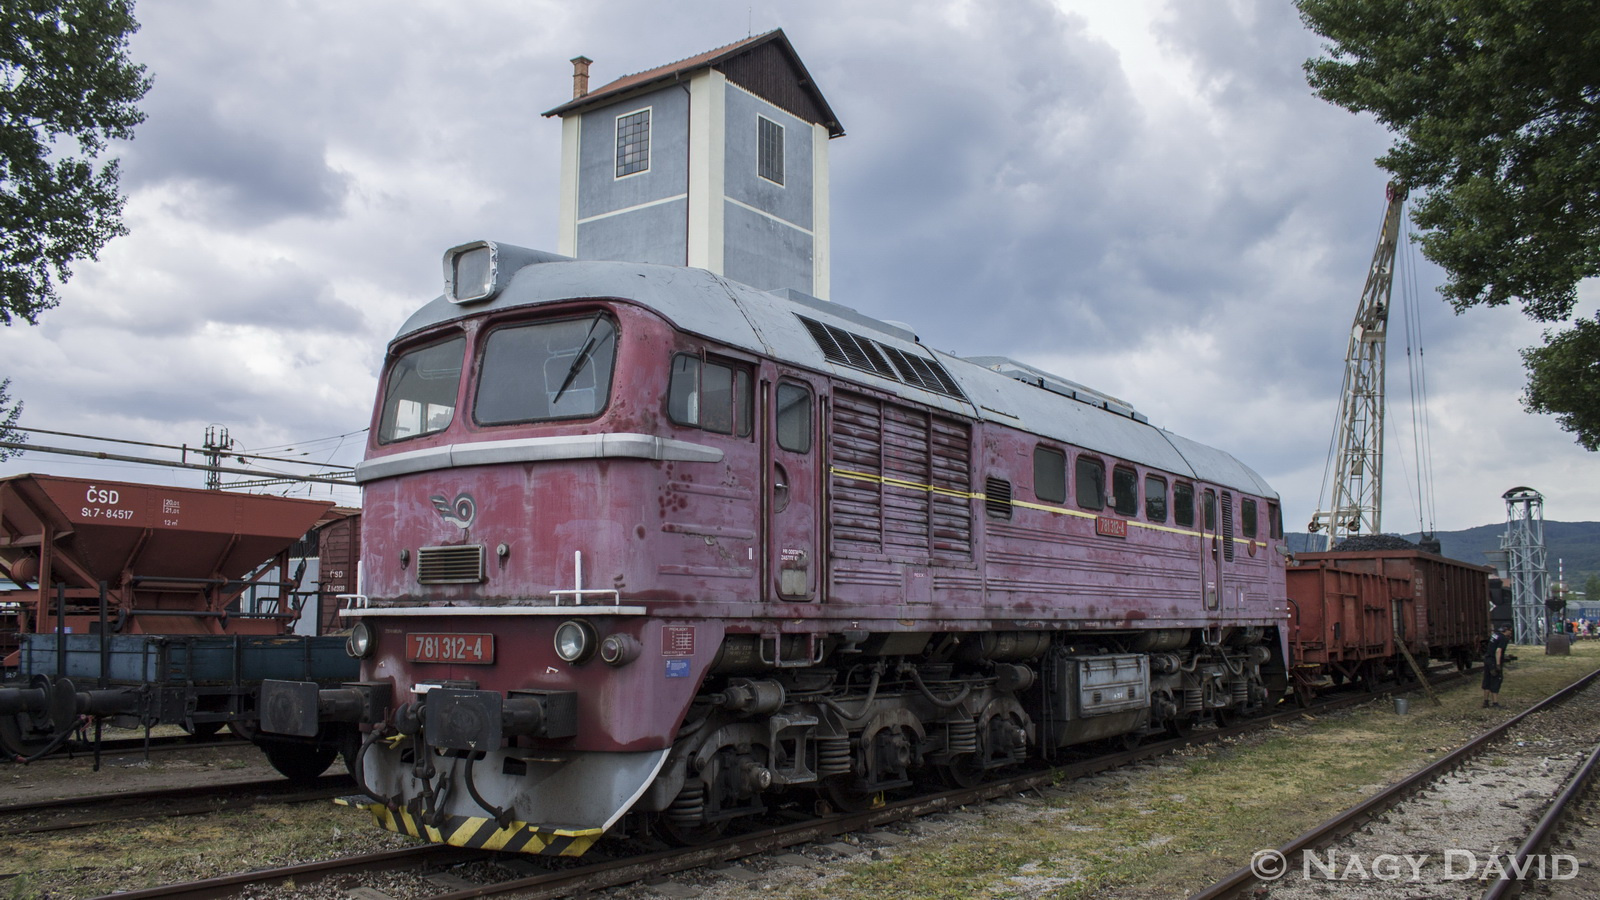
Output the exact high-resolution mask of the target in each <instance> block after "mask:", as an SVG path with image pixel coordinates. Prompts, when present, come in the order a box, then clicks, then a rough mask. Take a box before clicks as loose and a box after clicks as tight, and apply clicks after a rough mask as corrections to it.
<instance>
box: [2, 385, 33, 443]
mask: <svg viewBox="0 0 1600 900" xmlns="http://www.w3.org/2000/svg"><path fill="white" fill-rule="evenodd" d="M9 387H11V379H9V378H4V379H0V441H9V442H11V443H14V444H20V443H23V442H25V441H26V440H27V439H28V436H27V435H25V434H23V433H22V432H20V431H18V430H17V420H18V419H20V418H22V401H20V400H19V401H17V403H16V404H15V405H12V406H11V407H10V408H9V409H8V408H7V403H8V402H9V401H10V398H9V397H7V396H6V389H7V388H9ZM21 455H22V451H21V450H18V449H16V448H14V447H0V462H5V461H6V460H8V459H10V458H11V457H13V456H21Z"/></svg>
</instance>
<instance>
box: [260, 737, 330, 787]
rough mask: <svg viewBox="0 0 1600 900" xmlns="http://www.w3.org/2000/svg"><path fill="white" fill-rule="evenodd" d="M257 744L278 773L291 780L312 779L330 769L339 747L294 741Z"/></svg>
mask: <svg viewBox="0 0 1600 900" xmlns="http://www.w3.org/2000/svg"><path fill="white" fill-rule="evenodd" d="M256 746H258V747H260V748H261V752H262V753H265V754H266V755H267V762H269V763H271V764H272V767H273V768H274V769H277V770H278V774H280V775H282V776H283V777H285V778H287V779H289V780H290V781H310V780H311V779H313V778H316V777H317V776H318V775H321V774H322V773H323V772H326V771H328V767H329V766H331V765H333V758H334V757H336V756H338V755H339V748H338V747H336V746H334V745H332V744H301V743H296V742H294V741H262V742H260V743H259V744H257V745H256Z"/></svg>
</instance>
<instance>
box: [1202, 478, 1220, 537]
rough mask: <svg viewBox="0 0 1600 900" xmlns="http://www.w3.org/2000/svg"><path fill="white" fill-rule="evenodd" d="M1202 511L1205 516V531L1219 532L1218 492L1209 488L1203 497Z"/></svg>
mask: <svg viewBox="0 0 1600 900" xmlns="http://www.w3.org/2000/svg"><path fill="white" fill-rule="evenodd" d="M1200 511H1201V514H1202V515H1204V516H1205V529H1206V530H1207V531H1216V530H1217V492H1216V491H1213V490H1211V489H1209V488H1207V489H1206V492H1205V493H1204V494H1202V495H1201V500H1200Z"/></svg>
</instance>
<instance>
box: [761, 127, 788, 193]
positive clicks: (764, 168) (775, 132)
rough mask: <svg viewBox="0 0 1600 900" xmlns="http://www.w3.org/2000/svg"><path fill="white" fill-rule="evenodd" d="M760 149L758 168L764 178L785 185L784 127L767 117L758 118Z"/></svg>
mask: <svg viewBox="0 0 1600 900" xmlns="http://www.w3.org/2000/svg"><path fill="white" fill-rule="evenodd" d="M756 123H757V126H758V127H759V129H760V130H759V133H758V137H759V145H760V146H759V148H758V152H757V154H756V156H757V160H756V168H757V171H758V172H759V173H760V175H761V177H762V178H765V179H766V180H768V181H771V182H774V183H776V184H783V126H782V125H779V124H778V123H777V122H774V121H772V120H771V119H769V118H767V117H766V116H756Z"/></svg>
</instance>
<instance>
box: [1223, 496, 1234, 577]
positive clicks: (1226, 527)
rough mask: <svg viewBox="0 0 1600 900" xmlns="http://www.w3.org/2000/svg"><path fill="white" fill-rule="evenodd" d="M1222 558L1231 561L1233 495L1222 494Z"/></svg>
mask: <svg viewBox="0 0 1600 900" xmlns="http://www.w3.org/2000/svg"><path fill="white" fill-rule="evenodd" d="M1222 558H1223V559H1226V560H1228V561H1229V562H1232V561H1233V495H1232V494H1230V493H1228V492H1227V491H1223V492H1222Z"/></svg>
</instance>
